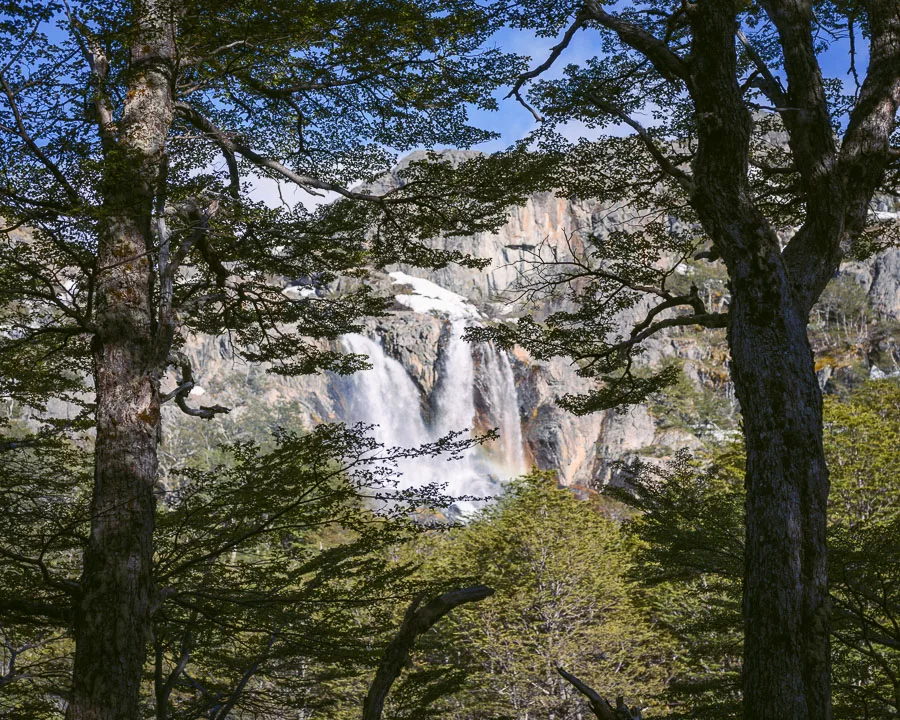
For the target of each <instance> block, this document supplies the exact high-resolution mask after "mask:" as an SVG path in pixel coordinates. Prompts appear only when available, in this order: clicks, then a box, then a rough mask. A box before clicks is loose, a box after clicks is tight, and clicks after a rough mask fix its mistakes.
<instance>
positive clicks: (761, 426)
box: [729, 273, 831, 720]
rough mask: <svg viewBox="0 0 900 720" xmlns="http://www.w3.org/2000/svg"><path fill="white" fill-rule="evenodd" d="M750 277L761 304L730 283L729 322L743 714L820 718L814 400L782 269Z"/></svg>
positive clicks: (808, 354) (806, 353)
mask: <svg viewBox="0 0 900 720" xmlns="http://www.w3.org/2000/svg"><path fill="white" fill-rule="evenodd" d="M758 274H760V275H768V278H767V279H766V280H765V281H764V282H765V285H766V286H768V287H769V289H770V294H769V296H768V299H767V300H768V301H761V300H760V295H759V294H757V293H753V292H741V291H740V289H739V287H740V284H739V283H736V285H737V287H736V288H735V293H734V296H733V304H732V307H731V311H730V312H731V322H730V326H729V345H730V347H731V354H732V377H733V379H734V383H735V390H736V393H737V397H738V400H739V401H740V404H741V414H742V417H743V429H744V438H745V442H746V448H747V474H746V481H745V482H746V488H747V534H746V555H745V574H744V627H745V640H744V713H745V715H744V716H745V718H746V720H776V718H777V719H778V720H783V719H784V718H791V719H792V720H828V719H829V718H830V717H831V701H830V689H829V674H830V672H829V671H830V661H829V604H828V591H827V576H826V544H825V532H826V502H827V499H828V470H827V467H826V464H825V456H824V452H823V447H822V397H821V392H820V390H819V385H818V382H817V380H816V375H815V370H814V367H813V356H812V351H811V349H810V346H809V342H808V340H807V335H806V324H807V320H806V317H805V316H804V315H803V313H802V311H799V312H798V311H797V310H796V309H795V308H794V302H793V299H792V297H791V294H790V291H789V289H788V287H787V284H786V283H785V282H780V283H779V282H777V277H778V275H780V276H781V278H784V275H783V274H782V273H772V274H770V273H758ZM773 276H774V277H773ZM757 279H759V278H757ZM747 280H749V278H748V279H747ZM773 281H774V282H773ZM748 284H750V285H752V284H755V283H754V282H753V281H752V280H750V281H749V283H748ZM779 286H780V288H781V292H779V291H778V288H779Z"/></svg>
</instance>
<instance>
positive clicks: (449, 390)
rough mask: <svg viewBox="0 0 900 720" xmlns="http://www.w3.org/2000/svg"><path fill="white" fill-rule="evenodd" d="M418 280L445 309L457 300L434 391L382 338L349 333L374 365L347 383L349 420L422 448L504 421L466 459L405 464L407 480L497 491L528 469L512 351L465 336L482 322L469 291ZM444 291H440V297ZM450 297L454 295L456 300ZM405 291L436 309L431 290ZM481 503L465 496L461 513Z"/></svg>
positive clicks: (387, 441) (456, 490)
mask: <svg viewBox="0 0 900 720" xmlns="http://www.w3.org/2000/svg"><path fill="white" fill-rule="evenodd" d="M392 275H393V274H392ZM396 275H400V273H396ZM405 277H408V276H404V278H405ZM415 280H416V282H417V286H416V289H417V290H422V289H424V290H425V291H427V292H430V293H431V296H430V299H431V301H432V302H437V301H439V302H441V303H442V309H443V308H444V307H446V305H447V303H448V302H451V301H452V302H453V303H454V305H453V310H454V312H453V313H452V314H450V319H449V322H448V323H447V326H446V330H445V332H446V333H447V334H446V335H445V337H446V340H445V341H443V342H442V347H441V350H440V354H439V361H438V367H437V368H436V371H437V372H436V375H437V379H436V382H435V387H434V390H433V392H432V396H431V397H430V398H425V397H423V396H422V395H421V393H420V391H419V389H418V388H417V386H416V384H415V383H414V382H413V380H412V378H411V377H410V376H409V374H408V373H407V372H406V369H405V368H404V367H403V366H402V365H401V364H400V363H399V362H398V361H397V360H395V359H393V358H391V357H389V356H388V355H387V354H386V353H385V351H384V347H383V346H382V344H381V342H380V340H379V339H377V338H376V339H372V338H368V337H364V336H362V335H345V336H344V338H343V343H344V347H345V349H346V350H347V351H349V352H353V353H358V354H360V355H366V356H368V358H369V362H370V363H371V365H372V368H371V369H370V370H364V371H361V372H358V373H356V374H355V375H354V376H352V377H351V378H350V379H349V383H347V385H345V386H344V389H343V391H342V394H345V395H346V396H347V397H345V403H344V406H345V408H346V417H344V420H346V421H348V422H364V423H367V424H371V425H375V426H376V427H375V429H374V431H373V432H374V434H375V438H376V440H378V442H380V443H383V444H384V445H385V446H389V447H416V446H418V445H421V444H423V443H425V442H431V441H434V440H436V439H438V438H440V437H443V436H444V435H446V434H447V433H449V432H451V431H462V430H467V429H468V430H472V429H474V428H475V427H476V425H480V428H481V429H487V428H493V427H497V428H498V434H499V440H498V441H495V442H492V443H488V444H487V445H485V446H481V447H475V448H472V449H470V450H469V451H467V452H466V453H464V454H463V456H462V457H461V458H460V459H458V460H453V461H450V462H448V461H447V460H446V459H444V458H414V459H411V460H409V461H404V462H403V463H401V464H400V466H399V470H400V472H401V473H402V477H401V478H400V485H401V487H411V486H418V485H423V484H425V483H429V482H441V483H446V492H447V494H449V495H452V496H457V497H458V496H461V495H475V496H479V497H484V496H490V495H496V494H497V492H498V491H499V489H500V485H501V483H502V482H504V481H505V480H508V479H509V478H511V477H514V476H515V475H518V474H521V473H522V472H524V471H525V469H526V468H525V461H524V454H523V448H522V428H521V424H520V420H519V409H518V397H517V394H516V386H515V380H514V377H513V372H512V367H511V366H510V362H509V358H508V357H507V355H506V353H505V352H503V351H500V350H498V349H496V348H494V347H493V346H492V345H489V344H480V345H476V346H473V345H472V344H471V343H467V342H465V340H463V335H464V333H465V329H466V327H468V326H470V325H473V324H476V323H478V322H479V320H478V314H477V312H476V311H475V310H474V308H472V307H471V306H470V305H468V304H467V303H464V298H461V297H460V296H458V295H453V294H452V293H449V292H448V291H446V290H443V289H442V288H438V287H437V286H434V285H433V284H432V283H430V282H428V281H425V280H421V279H418V278H416V279H415ZM434 288H436V290H435V289H434ZM438 293H440V296H439V298H436V296H437V295H438ZM449 296H452V298H450V299H448V298H449ZM399 297H401V296H398V298H399ZM405 297H407V298H413V299H414V300H412V299H411V300H409V301H408V302H409V303H410V304H412V303H413V302H415V303H416V304H417V307H416V311H418V312H420V313H421V312H423V310H427V309H428V308H427V306H426V307H423V305H425V303H423V301H424V300H428V299H429V297H428V296H424V295H422V294H417V295H414V296H405ZM460 308H462V311H461V310H460ZM448 314H449V313H448ZM476 358H477V359H478V362H477V363H476ZM476 396H477V402H476ZM426 405H430V407H431V413H430V416H431V422H430V423H429V422H426V420H425V419H424V416H423V412H422V408H423V407H424V406H426ZM473 509H475V506H474V505H473V504H472V503H468V502H461V503H457V510H458V512H460V513H461V514H467V513H469V512H471V511H472V510H473Z"/></svg>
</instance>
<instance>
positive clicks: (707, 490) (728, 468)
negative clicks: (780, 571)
mask: <svg viewBox="0 0 900 720" xmlns="http://www.w3.org/2000/svg"><path fill="white" fill-rule="evenodd" d="M898 446H900V386H898V384H897V383H896V382H894V381H891V380H882V381H877V382H870V383H868V384H866V385H865V386H863V387H862V388H861V389H859V390H857V391H855V392H853V393H851V394H850V396H849V398H848V399H846V400H839V399H837V398H833V397H828V398H826V401H825V452H826V456H827V458H828V463H829V467H830V470H831V494H830V497H829V511H830V525H829V553H830V554H829V574H830V577H831V596H832V602H833V607H834V616H833V640H832V662H833V679H834V713H835V718H847V720H853V719H858V718H873V719H874V718H888V717H894V716H895V715H896V713H897V711H898V696H897V694H896V688H897V684H896V677H897V675H896V673H897V667H898V662H900V655H898V648H900V642H898V640H900V637H898V634H897V630H896V628H897V626H898V624H900V574H898V572H897V570H898V568H900V543H898V541H897V538H898V530H900V509H898V508H900V465H898V463H900V457H898V454H897V447H898ZM743 465H744V455H743V449H742V447H740V446H734V447H732V448H731V449H728V450H726V451H720V452H719V453H717V454H716V455H715V457H714V462H713V464H712V465H710V466H709V467H706V468H702V467H700V466H698V465H697V464H696V463H695V462H693V461H692V460H690V458H689V457H688V456H687V455H686V454H683V455H681V456H679V457H678V459H677V460H676V461H674V462H673V463H671V464H670V465H668V466H667V467H662V468H661V467H657V466H654V465H649V464H642V465H639V466H637V467H636V468H633V471H634V472H633V473H632V474H631V476H630V477H629V488H628V489H627V490H623V491H618V492H616V493H615V495H616V496H617V497H618V498H620V499H624V500H626V501H627V502H628V503H629V504H630V505H632V506H633V507H634V508H635V509H637V510H639V511H640V512H639V514H638V515H637V516H636V517H635V518H634V519H633V520H632V521H630V522H629V523H628V525H627V528H628V532H629V533H630V534H632V535H634V536H635V537H636V538H637V539H638V540H639V541H640V542H641V543H642V545H640V547H641V548H642V550H641V551H640V558H639V560H638V561H637V562H636V563H635V565H634V567H635V568H636V571H637V572H636V576H637V577H639V578H640V580H641V581H642V582H643V583H646V584H648V585H650V586H652V587H654V588H655V589H656V592H655V593H654V594H652V595H650V596H649V597H651V599H652V600H653V602H654V608H655V612H657V613H658V614H659V617H660V620H661V622H662V623H663V624H664V625H665V626H666V627H667V628H669V629H670V630H671V631H672V633H673V634H674V636H675V637H676V638H677V641H678V643H679V645H678V652H677V654H678V656H679V657H680V658H681V660H680V665H679V667H678V671H677V673H676V676H675V678H674V680H673V681H672V682H671V683H670V685H669V687H668V695H669V697H670V699H671V700H672V701H673V703H674V704H675V705H676V707H677V708H678V710H677V712H676V714H675V716H676V717H684V718H707V717H708V718H730V717H733V718H737V717H740V656H741V646H742V640H741V631H742V619H741V603H740V595H741V578H742V572H743V534H744V509H743V503H744V489H743V472H744V468H743Z"/></svg>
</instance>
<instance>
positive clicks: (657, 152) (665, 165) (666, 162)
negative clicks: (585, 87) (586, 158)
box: [588, 94, 694, 193]
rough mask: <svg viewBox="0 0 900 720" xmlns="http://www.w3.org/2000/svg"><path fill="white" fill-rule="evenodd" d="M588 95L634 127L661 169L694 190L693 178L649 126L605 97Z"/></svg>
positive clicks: (690, 190)
mask: <svg viewBox="0 0 900 720" xmlns="http://www.w3.org/2000/svg"><path fill="white" fill-rule="evenodd" d="M588 97H589V99H590V101H591V102H592V103H594V105H596V106H597V107H598V108H600V109H601V110H602V111H603V112H605V113H609V114H610V115H613V116H615V117H617V118H619V120H621V121H622V122H623V123H625V124H626V125H628V127H630V128H631V129H633V130H634V131H635V132H636V133H637V135H638V137H639V138H640V139H641V141H642V142H643V143H644V146H645V147H646V148H647V150H648V151H649V152H650V154H651V155H652V156H653V159H654V160H656V164H657V165H659V167H660V169H661V170H662V171H663V172H664V173H666V175H669V176H670V177H672V178H674V179H675V180H676V181H677V182H678V184H679V185H681V186H682V187H683V188H684V189H685V190H687V191H688V192H689V193H690V192H693V188H694V180H693V178H692V177H691V176H690V175H689V174H688V173H686V172H685V171H684V170H682V169H681V168H680V167H678V166H677V165H675V163H673V162H672V161H671V160H670V159H669V158H668V157H666V155H665V153H664V152H663V151H662V149H661V148H660V147H659V146H658V145H657V144H656V143H655V142H654V141H653V138H652V137H651V136H650V133H649V131H648V130H647V128H645V127H644V126H643V125H641V124H640V123H639V122H638V121H637V120H635V119H634V118H632V117H631V116H630V115H629V114H628V113H626V112H623V111H622V110H621V108H618V107H615V106H614V105H612V104H611V103H608V102H606V101H605V100H604V99H603V98H601V97H598V96H596V95H593V94H591V95H589V96H588Z"/></svg>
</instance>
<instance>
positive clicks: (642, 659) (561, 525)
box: [410, 473, 669, 720]
mask: <svg viewBox="0 0 900 720" xmlns="http://www.w3.org/2000/svg"><path fill="white" fill-rule="evenodd" d="M423 549H424V550H425V551H426V552H427V559H426V561H425V563H424V567H423V570H422V573H423V574H424V576H425V578H426V579H433V580H444V581H447V580H450V579H452V578H457V577H465V576H467V575H471V576H473V577H477V578H479V579H482V580H483V581H484V582H485V583H487V584H489V585H490V586H491V587H493V588H494V589H495V594H494V596H493V597H492V598H491V599H489V600H486V601H484V602H482V603H479V604H478V605H475V606H472V607H471V608H464V609H461V610H459V611H457V612H456V613H455V614H454V615H453V616H452V617H451V618H450V619H449V620H448V621H447V622H446V623H445V626H444V628H443V630H442V633H441V637H440V639H439V641H437V642H435V641H433V642H432V643H431V645H430V646H426V648H425V649H424V650H423V653H422V654H421V656H420V659H421V662H420V664H419V665H418V666H417V668H416V670H417V672H418V677H419V679H420V680H427V679H429V678H430V677H432V676H434V675H439V676H440V679H442V680H443V679H446V677H445V676H446V675H447V674H449V673H451V672H452V671H454V670H455V671H464V672H465V679H464V682H463V681H462V680H461V681H460V683H459V686H458V687H457V688H455V689H453V690H455V691H454V692H451V693H450V694H449V695H448V696H447V697H445V698H443V699H441V700H440V701H438V702H436V703H435V704H434V708H433V715H434V716H435V717H440V718H448V719H449V718H453V719H454V720H477V719H481V718H485V719H486V718H496V717H514V718H519V719H522V720H527V719H528V718H546V717H553V718H557V719H558V720H567V719H572V718H576V717H580V716H581V714H582V712H583V701H582V699H581V697H580V695H579V693H578V692H577V691H576V690H575V689H574V688H573V687H572V686H571V685H570V684H569V682H567V681H566V680H565V679H564V678H563V677H561V676H560V675H559V673H558V672H557V668H558V667H559V666H563V667H564V668H569V669H571V670H572V671H573V672H577V673H578V675H579V676H582V677H584V679H585V681H586V682H588V683H589V684H591V685H594V686H595V687H599V688H604V689H606V690H609V689H612V688H615V689H616V692H620V693H627V694H628V696H629V697H630V698H634V699H635V700H638V701H642V702H644V703H647V704H649V703H650V702H651V701H652V699H653V698H655V697H657V696H659V694H660V692H661V689H662V685H663V682H664V679H665V677H666V675H667V671H668V668H667V665H668V663H669V657H668V655H667V651H668V638H667V636H666V634H665V633H664V632H662V631H659V629H658V628H655V627H654V626H653V624H652V623H651V621H650V619H649V618H648V616H646V615H645V614H644V612H643V610H642V608H641V603H642V601H643V599H642V598H641V597H640V596H639V595H638V593H637V592H636V587H635V586H634V584H633V583H632V582H631V581H630V580H629V579H628V577H627V575H628V573H629V571H630V570H631V566H632V553H633V551H634V548H633V547H632V546H631V545H630V543H629V542H628V540H627V539H626V538H625V537H624V535H623V534H622V532H621V529H620V526H619V524H618V523H617V522H616V521H615V520H612V519H609V518H608V517H605V516H604V514H603V512H602V509H601V508H600V507H598V505H597V504H596V501H591V500H580V499H578V498H576V497H575V495H574V494H573V493H572V492H571V491H570V490H569V489H568V488H560V487H558V486H557V484H556V478H555V476H554V475H553V474H552V473H539V474H534V475H529V476H525V477H524V478H520V479H518V480H514V481H512V482H511V483H510V484H509V485H508V486H507V488H506V491H505V493H504V495H503V496H501V497H500V498H499V499H498V500H497V502H496V504H494V505H492V506H491V507H489V508H486V509H485V510H484V511H482V512H481V514H480V515H479V516H478V517H477V518H475V519H474V520H473V521H472V522H471V523H470V524H468V525H467V526H465V527H458V528H453V529H451V530H450V531H449V532H448V533H447V534H446V535H439V536H437V537H436V538H433V539H432V540H431V541H430V542H428V543H426V544H424V548H423ZM418 712H419V714H420V715H419V716H421V713H422V711H421V709H420V710H419V711H418ZM410 717H412V716H410Z"/></svg>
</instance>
